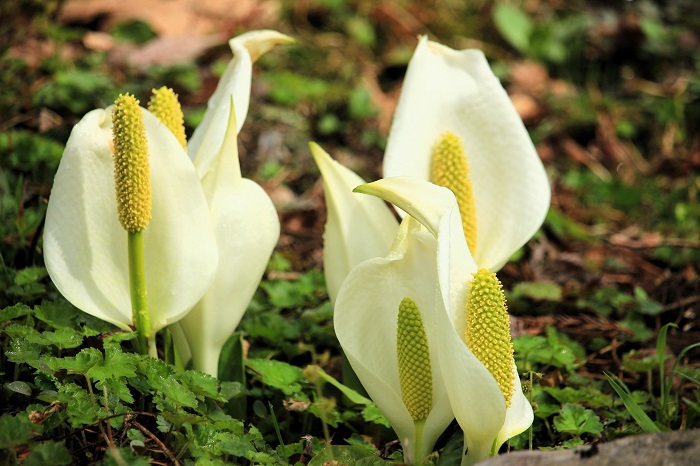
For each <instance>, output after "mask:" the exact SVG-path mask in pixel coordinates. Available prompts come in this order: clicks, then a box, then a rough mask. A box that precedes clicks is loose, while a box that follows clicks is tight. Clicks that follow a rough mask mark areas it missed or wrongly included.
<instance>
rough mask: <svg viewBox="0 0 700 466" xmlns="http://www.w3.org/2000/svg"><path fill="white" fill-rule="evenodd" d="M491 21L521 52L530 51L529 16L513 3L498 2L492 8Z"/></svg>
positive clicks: (530, 30) (530, 22)
mask: <svg viewBox="0 0 700 466" xmlns="http://www.w3.org/2000/svg"><path fill="white" fill-rule="evenodd" d="M493 23H494V25H495V26H496V29H498V32H500V33H501V36H503V38H504V39H505V40H506V41H507V42H508V43H509V44H510V45H512V46H513V47H514V48H516V49H518V51H520V52H521V53H523V54H528V53H529V52H530V36H531V35H532V30H533V24H532V20H531V19H530V17H529V16H528V15H527V14H525V13H524V12H523V11H522V10H521V9H520V8H518V7H517V6H514V5H509V4H504V3H499V4H497V5H496V6H495V7H494V9H493Z"/></svg>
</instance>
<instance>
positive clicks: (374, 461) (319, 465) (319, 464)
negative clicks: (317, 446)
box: [309, 445, 387, 466]
mask: <svg viewBox="0 0 700 466" xmlns="http://www.w3.org/2000/svg"><path fill="white" fill-rule="evenodd" d="M333 461H336V462H337V463H333V464H352V465H356V466H373V465H376V466H381V465H384V466H386V464H387V462H386V460H384V459H382V458H380V457H379V455H378V454H377V453H376V452H372V451H368V450H367V449H366V448H362V447H355V446H344V445H343V446H341V445H327V446H326V447H325V448H324V449H323V450H322V451H321V452H320V453H319V454H318V455H316V456H315V457H314V458H313V459H312V460H311V461H309V466H323V465H324V464H331V462H333Z"/></svg>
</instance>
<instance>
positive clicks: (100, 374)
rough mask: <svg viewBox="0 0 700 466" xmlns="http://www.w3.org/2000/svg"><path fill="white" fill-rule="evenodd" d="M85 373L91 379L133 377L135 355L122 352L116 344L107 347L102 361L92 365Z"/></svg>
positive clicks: (134, 374) (134, 372) (134, 373)
mask: <svg viewBox="0 0 700 466" xmlns="http://www.w3.org/2000/svg"><path fill="white" fill-rule="evenodd" d="M87 374H88V377H90V378H91V379H93V380H107V379H111V378H114V379H119V378H122V377H134V376H136V356H135V355H133V354H130V353H124V352H122V351H121V349H120V348H119V347H117V346H114V347H107V348H105V358H104V361H100V362H99V363H98V364H95V365H94V366H92V367H91V368H90V369H89V370H88V372H87Z"/></svg>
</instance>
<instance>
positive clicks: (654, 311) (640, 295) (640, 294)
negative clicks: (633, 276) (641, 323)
mask: <svg viewBox="0 0 700 466" xmlns="http://www.w3.org/2000/svg"><path fill="white" fill-rule="evenodd" d="M634 299H635V301H636V302H637V312H639V313H640V314H644V315H647V316H655V315H658V314H660V313H661V312H663V310H664V307H663V306H662V305H661V304H659V303H657V302H656V301H654V300H653V299H651V298H649V295H648V294H647V292H646V291H644V288H642V287H640V286H635V287H634Z"/></svg>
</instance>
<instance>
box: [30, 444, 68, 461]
mask: <svg viewBox="0 0 700 466" xmlns="http://www.w3.org/2000/svg"><path fill="white" fill-rule="evenodd" d="M22 464H23V466H62V465H66V464H73V458H72V457H71V455H70V452H69V451H68V449H67V448H66V446H65V444H64V443H63V442H42V443H37V444H35V445H32V447H31V452H30V453H29V456H28V457H27V459H26V460H25V461H24V462H23V463H22Z"/></svg>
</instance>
